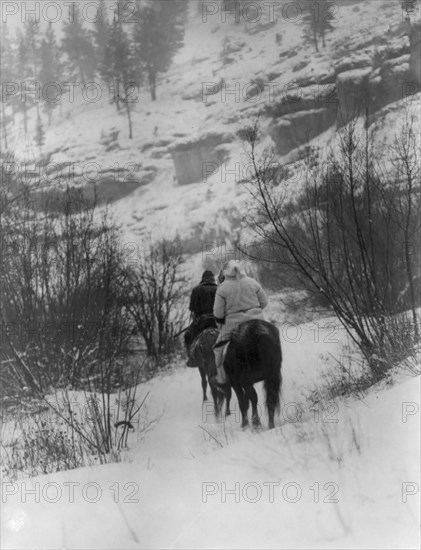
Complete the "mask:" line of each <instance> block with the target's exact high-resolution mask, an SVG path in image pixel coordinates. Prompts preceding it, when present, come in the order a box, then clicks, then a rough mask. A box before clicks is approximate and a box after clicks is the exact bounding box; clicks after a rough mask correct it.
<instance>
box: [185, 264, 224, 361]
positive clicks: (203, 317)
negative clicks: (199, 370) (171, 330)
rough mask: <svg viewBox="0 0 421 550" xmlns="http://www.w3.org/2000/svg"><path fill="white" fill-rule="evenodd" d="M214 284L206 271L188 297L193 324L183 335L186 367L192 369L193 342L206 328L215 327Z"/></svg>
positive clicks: (212, 278) (213, 278)
mask: <svg viewBox="0 0 421 550" xmlns="http://www.w3.org/2000/svg"><path fill="white" fill-rule="evenodd" d="M215 293H216V283H215V277H214V274H213V273H212V271H210V270H206V271H204V272H203V274H202V280H201V281H200V283H199V284H198V285H197V286H195V287H194V288H193V290H192V293H191V297H190V307H189V309H190V311H191V315H192V318H193V322H192V323H191V324H190V326H189V327H188V329H187V330H186V333H185V335H184V343H185V345H186V349H187V356H188V357H187V366H188V367H194V366H196V365H194V364H193V359H192V357H191V355H190V350H191V345H192V343H193V340H194V339H195V338H196V337H197V336H198V335H199V334H200V333H201V332H202V331H203V330H204V329H205V328H208V327H216V323H215V318H214V316H213V304H214V301H215Z"/></svg>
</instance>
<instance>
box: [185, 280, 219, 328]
mask: <svg viewBox="0 0 421 550" xmlns="http://www.w3.org/2000/svg"><path fill="white" fill-rule="evenodd" d="M216 288H217V286H216V284H215V283H213V282H211V281H202V282H201V283H200V284H198V285H197V286H195V287H194V288H193V290H192V293H191V297H190V307H189V309H190V311H191V312H192V313H193V314H194V316H195V318H196V319H197V318H198V317H200V316H201V315H209V314H212V313H213V304H214V302H215V294H216Z"/></svg>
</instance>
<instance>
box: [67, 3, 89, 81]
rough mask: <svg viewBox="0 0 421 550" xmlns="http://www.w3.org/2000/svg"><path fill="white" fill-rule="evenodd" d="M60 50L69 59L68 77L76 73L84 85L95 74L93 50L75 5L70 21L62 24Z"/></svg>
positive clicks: (72, 76) (87, 32)
mask: <svg viewBox="0 0 421 550" xmlns="http://www.w3.org/2000/svg"><path fill="white" fill-rule="evenodd" d="M61 47H62V50H63V51H64V53H65V54H66V55H67V57H68V60H69V69H70V73H71V74H70V78H74V77H75V76H76V74H77V73H78V74H79V76H80V79H81V82H82V85H83V86H85V85H86V82H87V81H89V80H91V79H92V78H93V77H94V74H95V56H94V54H95V52H94V46H93V44H92V38H91V34H90V33H89V31H88V30H87V29H85V28H84V27H83V23H82V17H81V15H80V13H79V10H78V8H77V6H76V5H75V7H74V17H73V19H72V21H65V22H64V24H63V39H62V44H61Z"/></svg>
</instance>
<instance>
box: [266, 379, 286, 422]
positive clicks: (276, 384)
mask: <svg viewBox="0 0 421 550" xmlns="http://www.w3.org/2000/svg"><path fill="white" fill-rule="evenodd" d="M281 385H282V376H281V373H280V372H279V373H278V376H273V377H272V378H266V379H265V381H264V388H265V394H266V409H267V411H268V413H269V411H270V410H275V411H276V412H277V413H278V414H279V410H280V402H281V400H280V393H281Z"/></svg>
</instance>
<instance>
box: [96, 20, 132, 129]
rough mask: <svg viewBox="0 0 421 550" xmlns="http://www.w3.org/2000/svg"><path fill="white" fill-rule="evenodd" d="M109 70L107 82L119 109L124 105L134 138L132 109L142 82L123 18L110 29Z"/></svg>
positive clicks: (107, 71) (116, 21)
mask: <svg viewBox="0 0 421 550" xmlns="http://www.w3.org/2000/svg"><path fill="white" fill-rule="evenodd" d="M106 56H107V68H106V69H104V76H105V78H106V81H107V82H108V84H109V85H110V87H111V88H113V90H114V99H115V101H116V106H117V109H119V105H120V102H122V103H123V104H124V107H125V109H126V113H127V118H128V123H129V138H130V139H131V138H132V137H133V129H132V119H131V108H130V105H131V103H132V102H135V101H136V100H137V99H138V98H137V95H138V93H137V91H138V88H139V86H140V82H141V72H140V70H139V65H138V63H136V59H135V51H134V47H133V43H132V42H131V41H130V38H129V36H128V34H127V33H126V31H125V30H124V26H123V23H122V20H121V18H114V21H113V23H112V25H111V28H110V33H109V40H108V44H107V50H106Z"/></svg>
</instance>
